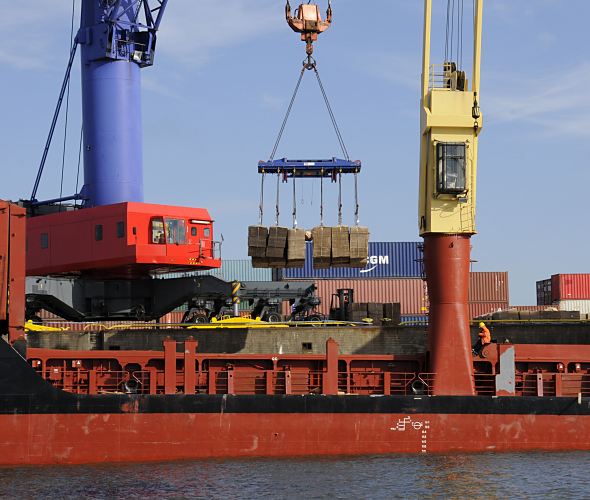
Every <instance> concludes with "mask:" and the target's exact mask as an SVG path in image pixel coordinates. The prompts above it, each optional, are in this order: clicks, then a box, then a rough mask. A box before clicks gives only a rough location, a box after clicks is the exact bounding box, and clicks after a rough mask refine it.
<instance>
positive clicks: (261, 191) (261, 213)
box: [258, 171, 265, 226]
mask: <svg viewBox="0 0 590 500" xmlns="http://www.w3.org/2000/svg"><path fill="white" fill-rule="evenodd" d="M264 176H265V173H264V171H262V180H261V181H260V203H259V204H258V212H259V225H260V226H262V219H263V218H264Z"/></svg>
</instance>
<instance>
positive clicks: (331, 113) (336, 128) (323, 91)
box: [313, 63, 350, 160]
mask: <svg viewBox="0 0 590 500" xmlns="http://www.w3.org/2000/svg"><path fill="white" fill-rule="evenodd" d="M313 71H314V72H315V76H316V78H317V80H318V84H319V86H320V90H321V91H322V96H323V97H324V102H325V103H326V108H327V109H328V113H329V115H330V119H331V120H332V125H333V126H334V131H335V132H336V137H337V138H338V142H339V143H340V148H341V149H342V154H343V155H344V158H345V159H346V160H350V157H349V156H348V150H347V149H346V145H345V144H344V139H343V138H342V134H341V133H340V129H339V128H338V123H337V122H336V117H335V116H334V113H333V111H332V107H331V106H330V101H329V100H328V96H327V94H326V91H325V90H324V86H323V85H322V80H321V78H320V74H319V72H318V69H317V67H316V65H315V63H314V65H313Z"/></svg>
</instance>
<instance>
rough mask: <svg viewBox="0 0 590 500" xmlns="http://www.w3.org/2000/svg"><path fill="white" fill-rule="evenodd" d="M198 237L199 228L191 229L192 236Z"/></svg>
mask: <svg viewBox="0 0 590 500" xmlns="http://www.w3.org/2000/svg"><path fill="white" fill-rule="evenodd" d="M196 235H197V228H196V227H195V226H193V227H191V236H196Z"/></svg>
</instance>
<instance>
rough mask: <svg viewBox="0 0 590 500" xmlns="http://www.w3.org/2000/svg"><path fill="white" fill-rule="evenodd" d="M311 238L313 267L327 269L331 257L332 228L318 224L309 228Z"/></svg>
mask: <svg viewBox="0 0 590 500" xmlns="http://www.w3.org/2000/svg"><path fill="white" fill-rule="evenodd" d="M311 237H312V239H313V268H314V269H328V268H329V267H330V264H331V259H332V228H331V227H324V226H318V227H314V228H313V229H312V230H311Z"/></svg>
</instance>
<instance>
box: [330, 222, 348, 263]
mask: <svg viewBox="0 0 590 500" xmlns="http://www.w3.org/2000/svg"><path fill="white" fill-rule="evenodd" d="M349 264H350V239H349V234H348V226H336V227H333V228H332V261H331V266H332V267H348V266H349Z"/></svg>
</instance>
